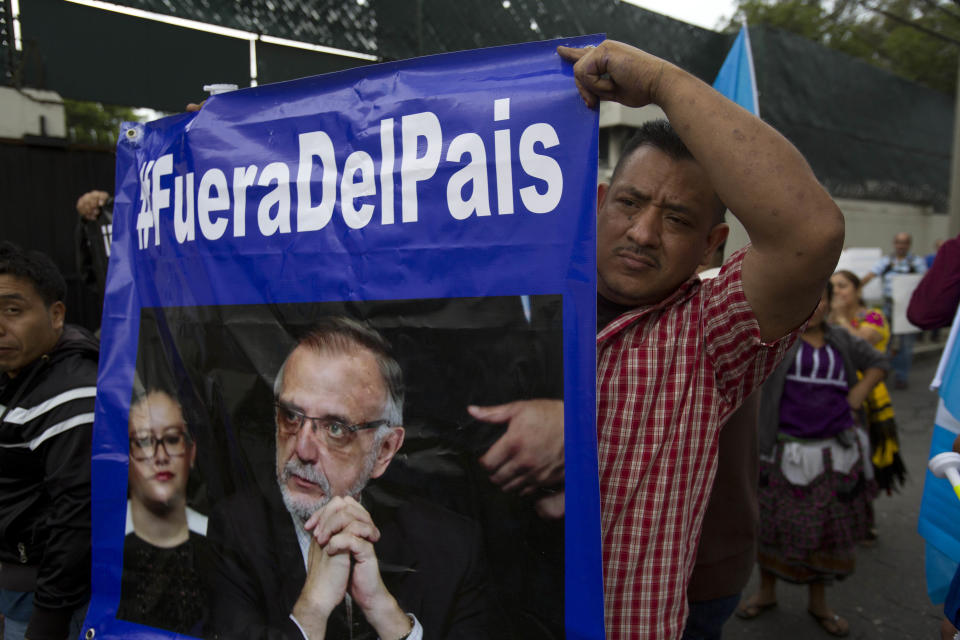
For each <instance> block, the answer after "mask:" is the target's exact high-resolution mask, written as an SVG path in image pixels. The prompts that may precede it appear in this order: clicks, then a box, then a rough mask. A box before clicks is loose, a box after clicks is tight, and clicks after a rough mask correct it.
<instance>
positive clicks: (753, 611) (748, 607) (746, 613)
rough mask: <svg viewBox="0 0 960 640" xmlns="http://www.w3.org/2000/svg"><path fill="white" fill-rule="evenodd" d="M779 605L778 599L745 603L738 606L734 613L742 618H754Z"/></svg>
mask: <svg viewBox="0 0 960 640" xmlns="http://www.w3.org/2000/svg"><path fill="white" fill-rule="evenodd" d="M776 606H777V602H776V600H774V601H773V602H767V603H766V604H747V603H743V604H741V605H740V606H738V607H737V608H736V610H735V611H734V614H736V616H737V617H738V618H740V619H741V620H752V619H754V618H756V617H757V616H759V615H760V614H761V613H763V612H764V611H769V610H770V609H773V608H774V607H776Z"/></svg>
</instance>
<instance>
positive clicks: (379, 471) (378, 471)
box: [370, 427, 404, 478]
mask: <svg viewBox="0 0 960 640" xmlns="http://www.w3.org/2000/svg"><path fill="white" fill-rule="evenodd" d="M403 435H404V430H403V427H393V428H392V429H391V430H390V433H388V434H387V435H385V436H384V437H383V440H381V441H380V450H379V451H377V459H376V462H374V464H373V470H372V471H371V472H370V477H371V478H379V477H380V476H382V475H383V473H384V471H386V470H387V467H389V466H390V461H391V460H393V456H395V455H397V451H399V450H400V447H402V446H403Z"/></svg>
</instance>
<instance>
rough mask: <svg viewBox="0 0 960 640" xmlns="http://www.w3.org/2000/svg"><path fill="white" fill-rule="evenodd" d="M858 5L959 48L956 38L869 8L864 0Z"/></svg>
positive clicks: (889, 13) (959, 41) (877, 9)
mask: <svg viewBox="0 0 960 640" xmlns="http://www.w3.org/2000/svg"><path fill="white" fill-rule="evenodd" d="M954 1H957V0H954ZM860 5H861V6H862V7H864V8H865V9H868V10H870V11H873V12H874V13H879V14H880V15H882V16H883V17H885V18H887V19H889V20H893V21H894V22H896V23H899V24H902V25H903V26H905V27H910V28H911V29H916V30H917V31H919V32H920V33H925V34H927V35H928V36H930V37H932V38H936V39H938V40H942V41H943V42H946V43H949V44H952V45H954V46H957V47H960V40H957V39H956V38H951V37H950V36H947V35H944V34H942V33H940V32H939V31H934V30H933V29H931V28H929V27H925V26H923V25H922V24H917V23H916V22H913V21H912V20H910V19H909V18H904V17H902V16H898V15H897V14H895V13H893V12H891V11H887V10H886V9H882V8H880V7H871V6H870V5H869V4H867V3H866V1H865V0H861V2H860Z"/></svg>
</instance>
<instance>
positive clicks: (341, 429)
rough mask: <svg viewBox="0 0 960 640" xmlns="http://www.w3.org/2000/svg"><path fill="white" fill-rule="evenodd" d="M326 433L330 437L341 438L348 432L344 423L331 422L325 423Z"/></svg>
mask: <svg viewBox="0 0 960 640" xmlns="http://www.w3.org/2000/svg"><path fill="white" fill-rule="evenodd" d="M327 433H329V434H330V437H331V438H343V437H346V435H347V434H348V433H350V432H349V431H348V430H347V427H346V425H344V424H342V423H340V422H331V423H329V424H328V425H327Z"/></svg>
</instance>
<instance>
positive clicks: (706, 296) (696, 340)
mask: <svg viewBox="0 0 960 640" xmlns="http://www.w3.org/2000/svg"><path fill="white" fill-rule="evenodd" d="M744 252H745V250H742V251H740V252H738V253H736V254H734V255H733V256H732V257H731V258H730V260H729V261H728V262H727V264H725V265H724V267H723V269H722V270H721V271H720V275H719V276H717V278H715V279H712V280H707V281H704V282H701V281H700V280H699V279H698V278H692V279H690V280H689V281H687V282H686V283H684V284H683V285H682V286H681V287H680V288H679V289H678V290H677V291H675V292H674V293H673V295H671V296H670V297H669V298H667V299H666V300H664V301H663V302H661V303H659V304H657V305H655V306H652V307H642V308H639V309H636V310H634V311H630V312H628V313H625V314H623V315H622V316H620V317H618V318H617V319H616V320H614V321H613V322H611V323H610V324H609V325H607V326H606V327H605V328H604V329H603V330H602V331H601V332H600V333H599V335H598V336H597V381H598V382H597V384H598V388H597V396H598V398H597V399H598V408H597V439H598V447H599V457H600V460H599V462H600V496H601V509H602V531H603V566H604V588H605V598H606V626H607V638H611V639H613V640H617V639H620V638H622V639H624V640H627V639H630V640H632V639H634V638H644V639H650V638H654V639H657V638H659V639H665V640H666V639H671V640H672V639H675V638H679V637H680V635H681V633H682V632H683V625H684V620H685V619H686V615H687V598H686V588H687V582H688V580H689V578H690V573H691V571H692V570H693V565H694V559H695V558H696V548H697V541H698V540H699V537H700V524H701V522H702V520H703V512H704V510H705V509H706V506H707V499H708V498H709V495H710V489H711V487H712V485H713V476H714V473H715V472H716V468H717V437H718V435H719V427H720V425H721V424H722V422H723V420H724V419H725V418H726V417H727V416H728V415H729V414H730V413H731V412H732V411H733V410H734V409H735V408H736V407H738V406H739V405H740V403H741V402H743V400H744V398H746V397H747V395H749V394H750V392H751V391H753V390H754V389H755V388H756V387H757V386H759V385H760V384H761V383H762V382H763V380H764V378H766V376H767V375H768V374H769V373H770V372H771V371H772V370H773V369H774V367H775V366H776V365H777V363H779V362H780V360H781V359H782V358H783V355H784V352H785V351H786V349H787V348H788V347H789V346H790V345H791V344H792V343H793V341H794V340H795V339H796V336H797V335H798V332H794V333H791V334H790V335H789V336H787V337H785V338H781V339H780V340H778V341H777V342H776V343H774V344H764V343H762V342H761V341H760V333H759V327H758V325H757V320H756V318H755V316H754V314H753V311H752V310H751V308H750V305H749V304H748V303H747V299H746V297H745V296H744V294H743V282H742V280H741V272H740V269H741V265H742V263H743V255H744Z"/></svg>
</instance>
